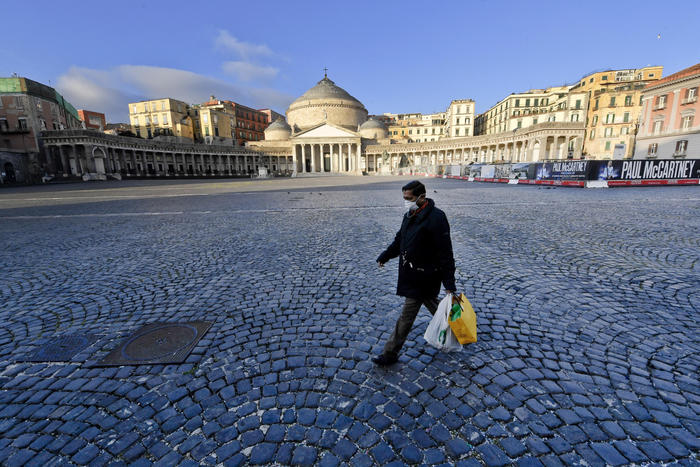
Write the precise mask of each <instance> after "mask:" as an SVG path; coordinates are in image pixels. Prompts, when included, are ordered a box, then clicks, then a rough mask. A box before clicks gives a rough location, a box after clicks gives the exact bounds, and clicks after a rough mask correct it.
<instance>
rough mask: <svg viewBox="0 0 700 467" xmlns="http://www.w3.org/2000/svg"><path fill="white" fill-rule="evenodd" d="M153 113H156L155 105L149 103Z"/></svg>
mask: <svg viewBox="0 0 700 467" xmlns="http://www.w3.org/2000/svg"><path fill="white" fill-rule="evenodd" d="M155 111H156V103H155V102H151V112H155Z"/></svg>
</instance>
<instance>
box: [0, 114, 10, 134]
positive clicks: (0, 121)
mask: <svg viewBox="0 0 700 467" xmlns="http://www.w3.org/2000/svg"><path fill="white" fill-rule="evenodd" d="M8 130H9V127H8V126H7V119H6V118H0V133H3V132H7V131H8Z"/></svg>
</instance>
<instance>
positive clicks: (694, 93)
mask: <svg viewBox="0 0 700 467" xmlns="http://www.w3.org/2000/svg"><path fill="white" fill-rule="evenodd" d="M697 100H698V88H689V89H688V90H686V92H685V99H683V104H690V103H692V102H697Z"/></svg>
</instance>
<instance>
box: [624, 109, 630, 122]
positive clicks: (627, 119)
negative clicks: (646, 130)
mask: <svg viewBox="0 0 700 467" xmlns="http://www.w3.org/2000/svg"><path fill="white" fill-rule="evenodd" d="M622 121H623V122H625V123H627V122H629V121H630V113H629V112H625V114H624V115H623V116H622Z"/></svg>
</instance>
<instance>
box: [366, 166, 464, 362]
mask: <svg viewBox="0 0 700 467" xmlns="http://www.w3.org/2000/svg"><path fill="white" fill-rule="evenodd" d="M401 190H402V191H403V199H404V204H405V206H406V208H407V209H408V212H407V213H406V214H405V215H404V217H403V221H402V222H401V228H400V229H399V231H398V232H397V233H396V237H395V238H394V241H393V242H392V243H391V245H389V247H388V248H387V249H386V250H384V252H383V253H382V254H381V255H379V258H377V263H378V264H379V267H380V268H381V267H383V266H384V263H386V262H387V261H389V260H390V259H391V258H396V257H397V256H398V257H399V280H398V285H397V287H396V294H397V295H400V296H402V297H405V298H406V301H405V302H404V305H403V310H402V311H401V316H400V317H399V319H398V321H397V322H396V326H395V327H394V331H393V332H392V333H391V336H390V337H389V340H388V341H387V342H386V344H385V345H384V351H383V352H382V353H381V354H380V355H378V356H376V357H374V358H372V361H373V362H374V363H376V364H377V365H382V366H383V365H391V364H392V363H396V361H397V360H398V354H399V351H400V350H401V347H402V346H403V344H404V342H405V341H406V337H408V333H409V332H410V331H411V327H412V326H413V322H414V321H415V319H416V315H417V314H418V311H419V310H420V307H421V305H425V307H426V308H427V309H428V310H429V311H430V313H431V314H435V310H437V307H438V294H439V293H440V284H441V283H442V285H443V286H444V287H445V291H446V292H450V293H454V292H455V260H454V256H453V254H452V240H451V239H450V225H449V223H448V222H447V217H445V213H444V212H442V211H441V210H440V209H438V208H436V207H435V202H434V201H433V200H432V199H430V198H426V195H425V185H423V184H422V183H421V182H419V181H417V180H414V181H412V182H410V183H408V184H407V185H405V186H404V187H403V188H402V189H401Z"/></svg>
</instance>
